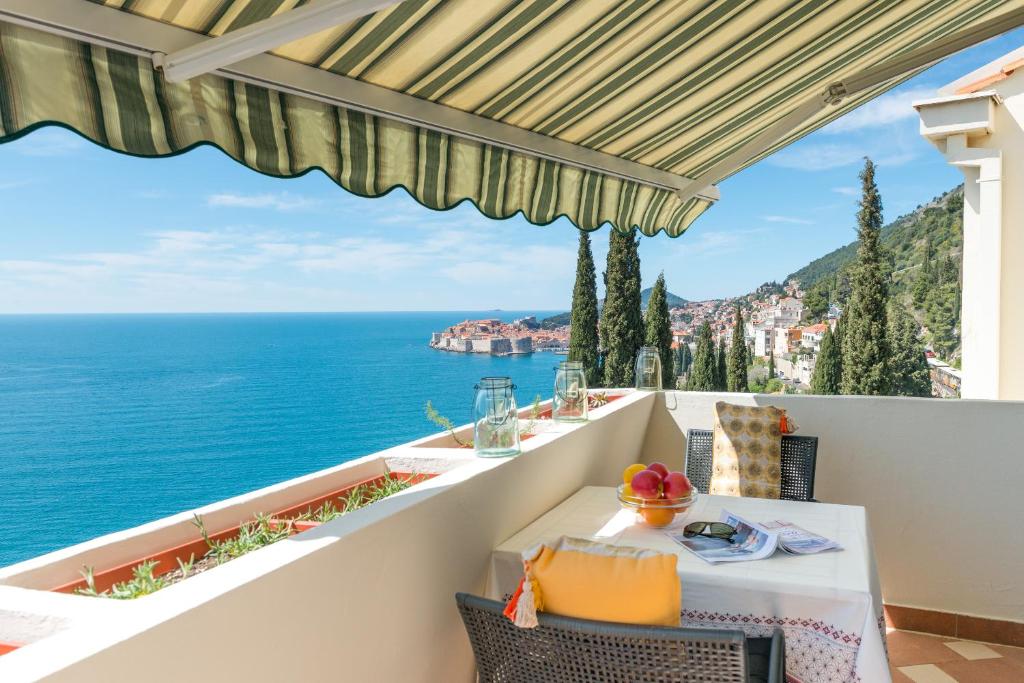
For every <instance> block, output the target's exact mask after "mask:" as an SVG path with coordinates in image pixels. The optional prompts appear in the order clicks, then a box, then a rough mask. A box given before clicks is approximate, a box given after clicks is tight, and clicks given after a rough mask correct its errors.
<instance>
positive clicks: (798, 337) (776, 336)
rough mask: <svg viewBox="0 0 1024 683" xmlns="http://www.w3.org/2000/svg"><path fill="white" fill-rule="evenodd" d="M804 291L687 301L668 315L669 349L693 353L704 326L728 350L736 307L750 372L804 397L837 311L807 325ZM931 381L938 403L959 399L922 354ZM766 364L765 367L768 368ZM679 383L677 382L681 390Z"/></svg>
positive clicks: (951, 374)
mask: <svg viewBox="0 0 1024 683" xmlns="http://www.w3.org/2000/svg"><path fill="white" fill-rule="evenodd" d="M804 293H805V292H804V290H802V289H801V287H800V282H799V281H797V280H788V281H787V282H786V283H785V284H784V285H781V286H780V285H776V284H775V283H766V284H765V285H762V286H761V287H760V288H758V290H757V291H755V292H753V293H751V294H748V295H746V296H741V297H735V298H730V299H712V300H708V301H692V302H687V303H686V304H684V305H682V306H676V307H674V308H671V309H670V310H669V315H670V316H671V319H672V346H673V348H674V349H679V348H680V346H681V345H683V344H687V345H689V347H690V350H691V352H692V351H693V350H694V346H695V343H696V336H697V332H698V330H699V329H700V327H701V325H703V324H704V322H707V323H708V324H709V325H710V326H711V330H712V333H713V335H714V341H715V344H716V345H720V344H724V345H725V346H726V347H727V348H730V347H731V346H732V344H733V330H734V328H735V323H736V307H737V306H739V307H740V309H741V310H742V312H743V316H744V343H745V344H746V345H747V348H748V350H749V352H750V353H751V354H752V357H753V358H754V361H755V366H761V367H764V368H765V372H767V371H768V368H769V367H772V368H774V377H766V378H765V379H778V380H780V381H781V383H782V384H783V385H784V387H785V390H787V391H794V392H803V391H807V390H808V389H809V388H810V384H811V377H812V376H813V374H814V367H815V364H816V361H817V355H818V352H819V351H820V350H821V341H822V338H823V337H824V335H825V330H826V329H828V328H831V329H832V331H833V332H835V329H836V325H837V323H838V322H839V317H840V315H842V309H841V308H840V307H838V306H837V305H835V304H831V305H829V306H828V310H827V312H826V313H825V315H824V316H823V319H822V320H821V321H819V322H813V323H812V322H810V321H808V319H807V318H808V311H807V308H806V306H805V305H804V301H803V298H804ZM926 355H927V356H928V366H929V371H930V375H931V380H932V393H933V395H935V396H938V397H942V398H954V397H957V396H959V387H960V378H961V373H960V371H959V370H958V369H956V368H953V367H951V366H950V365H949V364H947V363H945V362H943V361H942V360H940V359H939V358H937V357H935V354H934V353H932V352H931V350H928V351H926ZM769 359H770V361H771V362H770V363H769V362H768V361H769ZM683 384H684V380H682V379H681V380H680V385H683Z"/></svg>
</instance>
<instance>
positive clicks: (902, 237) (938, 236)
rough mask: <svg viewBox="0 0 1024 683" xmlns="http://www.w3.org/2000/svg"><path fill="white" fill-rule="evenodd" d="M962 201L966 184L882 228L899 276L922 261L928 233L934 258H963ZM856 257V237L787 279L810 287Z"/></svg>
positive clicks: (885, 242)
mask: <svg viewBox="0 0 1024 683" xmlns="http://www.w3.org/2000/svg"><path fill="white" fill-rule="evenodd" d="M963 205H964V188H963V185H959V186H957V187H954V188H953V189H952V190H949V191H948V192H945V193H943V194H941V195H939V196H938V197H936V198H935V199H933V200H931V201H930V202H928V203H927V204H924V205H923V206H919V207H917V208H916V209H914V211H912V212H911V213H908V214H906V215H904V216H900V217H899V218H897V219H896V220H894V221H893V222H892V223H889V224H888V225H886V226H885V227H883V228H882V244H884V245H885V247H886V248H887V249H888V250H889V252H890V253H891V254H892V257H893V266H894V271H895V274H896V276H897V277H899V275H900V272H901V271H904V270H906V269H908V268H916V267H919V266H920V265H921V262H922V259H923V257H924V256H923V249H924V243H925V237H926V235H931V237H932V250H933V258H938V259H941V258H944V257H946V256H950V255H952V256H955V258H957V259H959V258H960V251H961V244H962V240H963V224H962V221H963V217H962V213H963ZM856 258H857V241H856V240H854V241H853V242H850V243H849V244H847V245H846V246H844V247H840V248H838V249H836V250H835V251H832V252H829V253H828V254H825V255H824V256H822V257H821V258H817V259H815V260H813V261H811V262H810V263H808V264H807V265H806V266H804V267H803V268H801V269H800V270H798V271H796V272H795V273H791V274H790V275H789V276H787V277H786V280H798V281H799V282H800V286H801V288H803V289H804V290H808V289H810V288H811V287H813V286H814V285H816V284H817V283H818V282H820V281H821V280H822V279H824V278H826V277H831V276H833V275H835V274H836V273H838V272H839V271H841V270H842V269H844V268H846V267H847V266H849V265H850V264H851V263H853V262H854V260H855V259H856Z"/></svg>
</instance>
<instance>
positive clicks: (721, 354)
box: [715, 339, 729, 391]
mask: <svg viewBox="0 0 1024 683" xmlns="http://www.w3.org/2000/svg"><path fill="white" fill-rule="evenodd" d="M716 365H717V366H718V367H717V372H716V373H715V391H727V390H728V385H729V369H728V366H727V364H726V360H725V340H724V339H723V340H721V342H720V343H719V344H718V362H717V363H716Z"/></svg>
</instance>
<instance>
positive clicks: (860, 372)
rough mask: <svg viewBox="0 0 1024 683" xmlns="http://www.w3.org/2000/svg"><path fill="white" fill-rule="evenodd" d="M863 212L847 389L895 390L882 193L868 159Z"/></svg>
mask: <svg viewBox="0 0 1024 683" xmlns="http://www.w3.org/2000/svg"><path fill="white" fill-rule="evenodd" d="M860 180H861V192H862V196H861V200H860V210H859V211H858V212H857V237H858V240H859V242H860V245H859V246H858V247H857V263H856V265H855V267H854V269H853V274H852V276H851V278H850V284H851V286H852V291H851V292H850V300H849V303H848V305H847V307H846V310H845V314H846V317H847V321H846V326H845V328H844V330H843V393H844V394H863V395H868V396H879V395H885V394H887V393H888V391H889V371H888V367H887V365H888V363H887V361H888V358H889V344H888V339H887V329H888V325H887V316H886V307H887V303H888V297H889V288H888V281H887V278H886V274H885V272H884V267H885V265H884V264H885V263H886V259H885V255H884V254H883V253H882V245H881V240H880V237H881V234H880V233H881V230H882V199H881V197H880V196H879V194H878V186H877V185H875V165H874V164H873V163H872V162H871V160H870V159H865V160H864V170H863V171H861V174H860Z"/></svg>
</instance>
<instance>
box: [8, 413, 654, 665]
mask: <svg viewBox="0 0 1024 683" xmlns="http://www.w3.org/2000/svg"><path fill="white" fill-rule="evenodd" d="M654 402H655V396H654V395H653V394H641V393H637V394H632V395H630V396H626V397H624V398H622V399H620V400H617V401H615V402H613V403H610V404H609V405H608V406H606V407H604V408H601V409H599V410H597V411H595V419H594V420H592V421H591V422H589V423H584V424H580V425H571V426H570V425H560V426H558V427H557V428H556V429H554V430H552V431H550V432H545V433H543V434H539V435H538V436H536V437H534V438H532V439H529V440H528V441H526V442H524V453H523V454H522V455H520V456H519V457H516V458H512V459H503V460H483V459H475V460H473V461H472V462H470V463H468V464H466V465H464V466H462V467H459V468H457V469H455V470H452V471H450V472H447V473H445V474H442V475H440V476H438V477H436V478H435V479H432V480H430V481H428V482H425V483H424V484H422V485H420V486H418V487H417V488H416V489H413V490H409V491H406V492H404V493H402V494H399V495H396V496H394V497H392V498H389V499H387V500H385V501H382V502H380V503H377V504H375V505H373V506H370V507H368V508H364V509H362V510H358V511H356V512H353V513H351V514H349V515H346V516H345V517H342V518H339V519H337V520H335V521H333V522H330V523H328V524H325V525H323V526H322V527H320V528H318V529H316V530H314V531H310V532H307V533H305V534H302V535H300V536H296V537H293V538H292V539H289V540H286V541H281V542H279V543H277V544H274V545H272V546H269V547H267V548H264V549H262V550H259V551H257V552H254V553H251V554H249V555H246V556H244V557H242V558H239V559H237V560H234V561H232V562H230V563H228V564H226V565H224V566H222V567H218V568H216V569H214V570H212V571H210V572H207V573H204V574H200V575H198V576H195V577H192V578H190V579H188V580H187V581H184V582H182V583H179V584H176V585H174V586H171V587H169V588H166V589H164V590H162V591H160V592H158V593H156V594H154V595H151V596H147V597H145V598H141V599H139V600H135V601H133V602H132V603H127V604H120V605H114V606H116V607H121V608H124V609H119V610H116V617H110V618H98V619H93V620H92V621H91V622H90V623H89V624H88V626H87V627H80V628H70V629H68V630H66V631H63V632H61V633H58V634H56V635H52V636H50V637H48V638H46V639H44V640H41V641H39V642H37V643H35V644H33V645H31V646H29V647H26V648H23V649H21V650H17V651H15V652H13V653H11V654H8V655H4V656H3V657H0V680H2V681H4V683H13V682H14V681H27V680H37V679H38V680H46V681H54V682H58V681H60V682H64V681H67V682H72V681H73V682H74V683H93V682H95V683H100V682H103V683H107V682H109V681H131V680H145V681H147V682H150V683H155V682H159V681H167V682H174V683H180V681H182V680H190V679H193V678H195V677H196V676H197V675H198V676H201V677H203V678H209V679H211V680H230V681H235V680H245V681H267V682H268V683H269V682H274V683H280V682H282V681H446V682H447V681H470V680H472V679H473V660H472V656H471V653H470V651H469V643H468V640H467V639H466V636H465V633H464V630H463V627H462V624H461V621H460V619H459V617H458V612H457V610H456V608H455V601H454V593H455V592H456V591H460V590H461V591H471V592H476V593H482V592H483V590H484V582H485V580H486V573H487V567H488V563H489V559H490V555H491V551H492V549H493V548H494V547H496V546H497V545H498V544H500V543H501V542H502V541H504V540H505V539H506V538H508V537H509V536H511V535H512V534H513V533H515V532H516V531H518V530H519V529H521V528H522V527H524V526H526V525H527V524H528V523H529V522H531V521H533V520H534V519H536V518H537V517H539V516H540V515H542V514H543V513H544V512H546V511H547V510H549V509H551V508H552V507H554V506H555V505H557V504H558V503H560V502H561V501H562V500H564V499H565V498H567V497H568V496H569V495H571V494H572V493H574V492H575V491H577V490H578V489H579V488H580V487H582V486H585V485H589V484H603V485H604V484H609V483H613V482H616V481H618V479H619V476H620V473H621V471H622V469H623V467H625V466H626V465H627V464H630V463H632V462H635V461H636V459H637V458H638V457H639V455H640V448H641V445H642V443H643V440H644V431H645V429H646V426H647V420H648V417H649V414H650V410H651V408H652V406H653V405H654ZM393 452H394V451H392V453H393ZM420 452H422V451H420ZM5 590H6V591H8V594H9V595H12V594H13V592H15V591H16V592H18V595H19V596H20V597H22V598H24V599H25V600H28V601H29V602H31V600H30V598H31V596H30V595H28V593H30V591H27V589H24V588H14V587H3V586H0V601H2V600H3V599H4V591H5ZM61 597H63V598H66V599H71V600H80V601H81V600H85V601H88V600H90V599H89V598H76V597H75V596H61ZM111 613H112V612H111V611H108V614H111Z"/></svg>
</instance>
